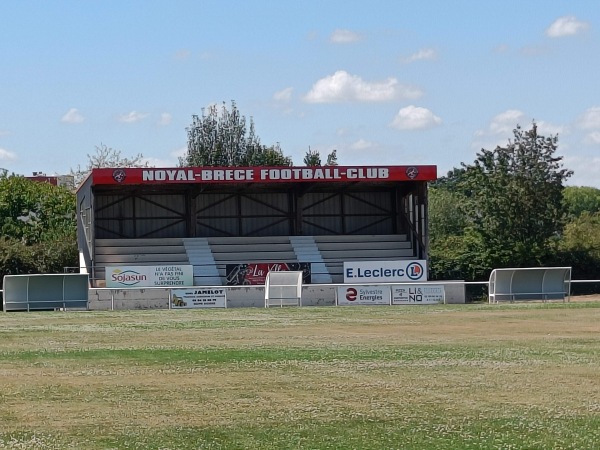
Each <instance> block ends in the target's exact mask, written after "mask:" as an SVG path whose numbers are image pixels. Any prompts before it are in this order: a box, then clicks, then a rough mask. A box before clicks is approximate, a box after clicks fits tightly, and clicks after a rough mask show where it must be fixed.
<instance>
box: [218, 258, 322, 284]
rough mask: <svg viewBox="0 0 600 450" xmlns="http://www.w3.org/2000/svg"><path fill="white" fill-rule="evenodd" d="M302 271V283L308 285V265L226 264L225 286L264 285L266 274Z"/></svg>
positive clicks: (280, 263)
mask: <svg viewBox="0 0 600 450" xmlns="http://www.w3.org/2000/svg"><path fill="white" fill-rule="evenodd" d="M300 270H301V271H302V272H303V273H302V283H303V284H310V276H311V271H310V263H283V262H279V263H247V264H227V267H226V271H227V285H228V286H239V285H257V284H265V281H266V279H267V274H268V273H269V272H270V271H271V272H282V271H300Z"/></svg>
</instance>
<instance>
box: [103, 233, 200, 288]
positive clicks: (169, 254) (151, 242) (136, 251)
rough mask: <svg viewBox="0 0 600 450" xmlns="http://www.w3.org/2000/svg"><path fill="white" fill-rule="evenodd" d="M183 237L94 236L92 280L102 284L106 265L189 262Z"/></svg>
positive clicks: (148, 264) (149, 264) (157, 264)
mask: <svg viewBox="0 0 600 450" xmlns="http://www.w3.org/2000/svg"><path fill="white" fill-rule="evenodd" d="M189 263H190V262H189V259H188V255H187V253H186V251H185V246H184V245H183V239H179V238H168V239H96V258H95V262H94V269H95V270H94V273H93V280H92V282H93V283H94V282H95V283H94V284H95V285H97V286H100V285H102V284H103V280H104V277H105V267H106V266H122V265H126V266H160V265H163V264H189Z"/></svg>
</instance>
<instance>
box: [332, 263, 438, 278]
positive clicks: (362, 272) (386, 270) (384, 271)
mask: <svg viewBox="0 0 600 450" xmlns="http://www.w3.org/2000/svg"><path fill="white" fill-rule="evenodd" d="M411 281H427V261H425V260H412V261H411V260H407V261H345V262H344V283H394V282H411Z"/></svg>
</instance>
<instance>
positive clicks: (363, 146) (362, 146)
mask: <svg viewBox="0 0 600 450" xmlns="http://www.w3.org/2000/svg"><path fill="white" fill-rule="evenodd" d="M374 146H375V144H374V143H373V142H371V141H367V140H365V139H359V140H358V141H356V142H354V143H353V144H350V147H349V148H350V150H368V149H370V148H373V147H374Z"/></svg>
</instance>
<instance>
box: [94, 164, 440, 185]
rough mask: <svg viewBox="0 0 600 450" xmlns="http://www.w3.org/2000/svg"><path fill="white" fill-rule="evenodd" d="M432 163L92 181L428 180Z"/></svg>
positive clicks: (131, 173) (144, 171)
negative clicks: (429, 164) (428, 164)
mask: <svg viewBox="0 0 600 450" xmlns="http://www.w3.org/2000/svg"><path fill="white" fill-rule="evenodd" d="M436 178H437V167H436V166H323V167H179V168H173V169H167V168H122V169H93V170H92V184H94V185H111V184H112V185H114V184H117V185H118V184H123V185H144V184H185V183H188V184H189V183H198V184H201V183H211V184H234V183H290V182H348V181H361V182H381V181H413V180H414V181H431V180H435V179H436Z"/></svg>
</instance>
